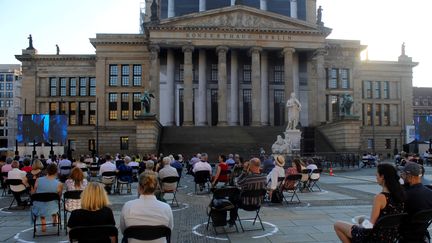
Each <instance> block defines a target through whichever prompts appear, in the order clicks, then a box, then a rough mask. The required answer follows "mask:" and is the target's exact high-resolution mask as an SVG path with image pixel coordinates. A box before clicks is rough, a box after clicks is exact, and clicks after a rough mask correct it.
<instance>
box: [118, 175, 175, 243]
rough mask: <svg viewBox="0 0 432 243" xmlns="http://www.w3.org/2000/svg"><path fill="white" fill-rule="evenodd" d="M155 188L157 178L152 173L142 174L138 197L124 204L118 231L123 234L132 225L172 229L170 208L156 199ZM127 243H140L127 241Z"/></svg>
mask: <svg viewBox="0 0 432 243" xmlns="http://www.w3.org/2000/svg"><path fill="white" fill-rule="evenodd" d="M156 188H157V177H156V175H155V174H153V173H142V174H141V175H140V177H139V186H138V192H139V194H140V197H139V198H138V199H135V200H131V201H129V202H126V203H125V205H124V206H123V208H122V211H121V215H120V230H121V231H122V233H124V231H125V229H126V228H127V227H129V226H134V225H153V226H156V225H164V226H167V227H168V228H170V229H171V230H172V229H173V228H174V218H173V214H172V210H171V207H170V206H169V205H168V204H166V203H164V202H161V201H158V200H157V199H156V196H154V192H155V190H156ZM128 242H129V243H136V242H142V241H138V240H135V239H129V240H128ZM146 242H155V243H164V242H166V240H165V238H159V239H156V240H153V241H146Z"/></svg>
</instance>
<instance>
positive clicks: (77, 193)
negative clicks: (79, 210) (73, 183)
mask: <svg viewBox="0 0 432 243" xmlns="http://www.w3.org/2000/svg"><path fill="white" fill-rule="evenodd" d="M81 192H82V190H74V191H66V192H65V193H64V194H63V220H64V228H65V231H66V234H67V233H68V230H67V227H66V226H67V214H68V213H71V212H72V210H70V209H68V208H66V200H68V199H72V200H73V199H75V200H78V199H81Z"/></svg>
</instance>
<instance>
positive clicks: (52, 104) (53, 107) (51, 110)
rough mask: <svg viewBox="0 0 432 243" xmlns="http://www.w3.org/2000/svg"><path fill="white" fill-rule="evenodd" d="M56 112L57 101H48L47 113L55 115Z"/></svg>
mask: <svg viewBox="0 0 432 243" xmlns="http://www.w3.org/2000/svg"><path fill="white" fill-rule="evenodd" d="M56 112H57V102H50V103H49V114H50V115H55V114H56Z"/></svg>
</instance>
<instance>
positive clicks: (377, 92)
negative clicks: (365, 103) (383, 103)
mask: <svg viewBox="0 0 432 243" xmlns="http://www.w3.org/2000/svg"><path fill="white" fill-rule="evenodd" d="M374 89H375V92H374V98H375V99H381V82H380V81H376V82H374Z"/></svg>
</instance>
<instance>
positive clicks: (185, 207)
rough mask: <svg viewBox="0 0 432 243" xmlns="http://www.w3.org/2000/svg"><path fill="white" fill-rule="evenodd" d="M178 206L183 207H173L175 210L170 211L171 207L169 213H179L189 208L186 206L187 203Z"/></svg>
mask: <svg viewBox="0 0 432 243" xmlns="http://www.w3.org/2000/svg"><path fill="white" fill-rule="evenodd" d="M180 205H183V207H175V208H176V209H172V206H171V211H173V212H177V211H181V210H185V209H187V208H189V204H187V203H181V204H180ZM180 205H179V206H180Z"/></svg>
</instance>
